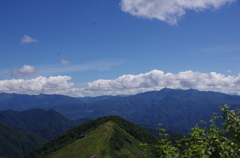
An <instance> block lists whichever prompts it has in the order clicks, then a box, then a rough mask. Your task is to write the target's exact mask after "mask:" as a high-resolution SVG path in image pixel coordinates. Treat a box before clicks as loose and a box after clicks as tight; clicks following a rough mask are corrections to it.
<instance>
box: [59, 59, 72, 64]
mask: <svg viewBox="0 0 240 158" xmlns="http://www.w3.org/2000/svg"><path fill="white" fill-rule="evenodd" d="M61 64H62V65H67V64H70V62H69V61H68V60H63V59H62V60H61Z"/></svg>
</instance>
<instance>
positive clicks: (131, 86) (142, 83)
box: [85, 70, 240, 95]
mask: <svg viewBox="0 0 240 158" xmlns="http://www.w3.org/2000/svg"><path fill="white" fill-rule="evenodd" d="M165 87H168V88H173V89H190V88H192V89H198V90H201V91H216V92H223V93H238V94H239V95H240V75H239V76H237V77H234V76H225V75H223V74H219V73H216V72H211V73H201V72H193V71H185V72H179V73H178V74H172V73H166V74H165V73H164V72H163V71H160V70H153V71H150V72H148V73H145V74H139V75H123V76H120V77H119V78H117V79H115V80H102V79H100V80H96V81H93V82H89V83H88V87H87V88H85V90H88V91H93V92H94V91H97V92H102V93H104V94H115V95H116V94H136V93H140V92H146V91H151V90H160V89H162V88H165Z"/></svg>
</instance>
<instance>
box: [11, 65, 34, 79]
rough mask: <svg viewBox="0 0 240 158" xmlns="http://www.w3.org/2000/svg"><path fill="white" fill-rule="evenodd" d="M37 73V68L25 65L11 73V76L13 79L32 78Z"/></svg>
mask: <svg viewBox="0 0 240 158" xmlns="http://www.w3.org/2000/svg"><path fill="white" fill-rule="evenodd" d="M36 71H37V68H35V67H33V66H30V65H23V67H22V68H21V69H20V70H18V69H13V70H12V72H11V76H13V77H26V76H31V75H33V74H34V73H35V72H36Z"/></svg>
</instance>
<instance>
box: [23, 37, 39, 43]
mask: <svg viewBox="0 0 240 158" xmlns="http://www.w3.org/2000/svg"><path fill="white" fill-rule="evenodd" d="M32 42H38V40H37V39H33V38H32V37H30V36H28V35H24V36H23V38H22V44H26V43H32Z"/></svg>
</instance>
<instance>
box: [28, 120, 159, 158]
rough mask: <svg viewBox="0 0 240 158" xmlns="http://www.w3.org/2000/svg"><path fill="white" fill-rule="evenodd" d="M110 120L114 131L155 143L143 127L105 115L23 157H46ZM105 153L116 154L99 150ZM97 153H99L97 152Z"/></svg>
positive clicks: (139, 140)
mask: <svg viewBox="0 0 240 158" xmlns="http://www.w3.org/2000/svg"><path fill="white" fill-rule="evenodd" d="M110 121H111V122H113V123H114V124H115V126H114V131H119V129H121V130H122V131H125V132H126V133H128V135H131V137H132V138H134V139H135V140H136V141H138V142H142V143H152V142H154V143H155V142H156V141H157V137H156V136H154V135H152V134H151V133H150V132H148V131H146V130H144V129H143V128H141V127H139V126H137V125H135V124H133V123H130V122H128V121H126V120H125V119H123V118H121V117H119V116H107V117H100V118H97V119H95V120H91V121H89V122H86V123H83V124H81V125H79V126H78V127H76V128H74V129H72V130H70V131H68V132H66V133H64V134H63V135H61V136H59V137H57V138H56V139H54V140H52V141H50V142H48V143H46V144H44V145H43V146H41V147H39V148H37V149H35V150H33V151H32V152H30V153H29V154H27V155H25V156H24V158H38V157H47V156H49V155H51V154H52V153H54V152H57V151H59V150H61V148H65V147H67V146H69V145H71V144H72V143H74V142H77V141H78V140H81V139H80V137H81V135H88V134H89V133H91V132H93V131H94V130H96V129H98V128H99V127H101V126H103V125H104V124H105V123H107V122H110ZM121 130H120V131H121ZM116 134H119V132H113V137H111V138H114V135H116ZM125 135H126V134H125ZM84 139H87V137H84V138H82V140H84ZM127 140H128V139H127ZM111 141H112V142H115V143H116V142H117V141H116V140H114V139H112V140H111ZM111 141H110V142H111ZM124 141H126V140H124ZM90 142H91V141H90ZM103 142H105V141H103ZM130 142H131V141H130ZM112 146H115V147H116V145H112ZM117 149H119V147H118V148H116V149H114V150H117ZM136 149H137V148H136ZM102 152H103V153H102ZM106 153H107V154H108V153H110V155H114V154H115V156H118V154H117V153H115V152H112V151H111V152H110V151H109V150H106V152H105V153H104V150H101V154H100V155H103V154H106ZM97 154H99V153H97Z"/></svg>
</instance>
